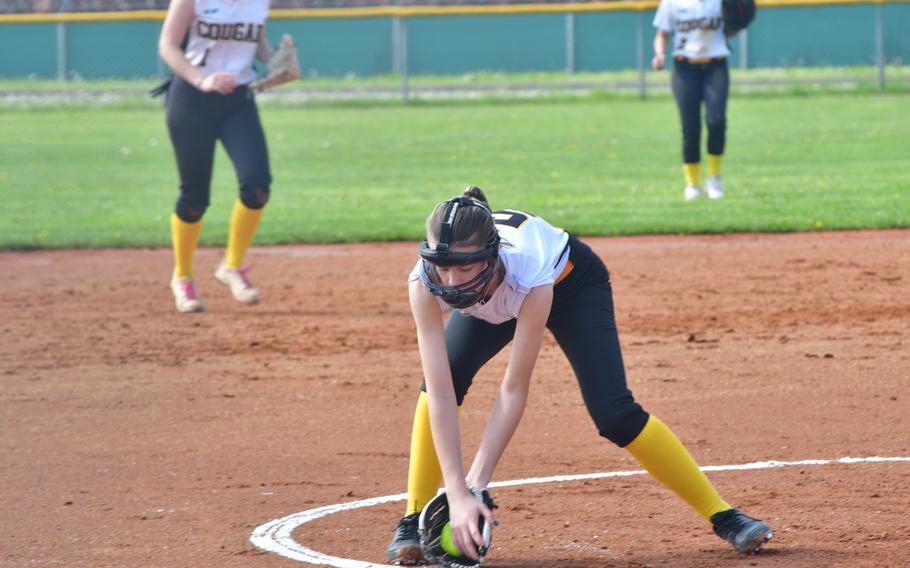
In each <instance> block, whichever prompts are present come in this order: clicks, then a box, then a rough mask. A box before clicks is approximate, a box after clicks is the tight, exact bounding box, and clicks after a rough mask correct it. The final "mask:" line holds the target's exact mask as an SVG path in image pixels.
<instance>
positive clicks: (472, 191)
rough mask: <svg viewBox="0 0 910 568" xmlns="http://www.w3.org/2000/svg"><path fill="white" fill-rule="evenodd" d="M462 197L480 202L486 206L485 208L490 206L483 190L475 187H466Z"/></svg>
mask: <svg viewBox="0 0 910 568" xmlns="http://www.w3.org/2000/svg"><path fill="white" fill-rule="evenodd" d="M464 196H465V197H470V198H471V199H476V200H477V201H482V202H483V203H484V204H486V206H487V207H489V206H490V202H489V201H487V196H486V195H484V193H483V190H482V189H480V188H479V187H477V186H476V185H470V186H468V187H467V188H466V189H465V190H464Z"/></svg>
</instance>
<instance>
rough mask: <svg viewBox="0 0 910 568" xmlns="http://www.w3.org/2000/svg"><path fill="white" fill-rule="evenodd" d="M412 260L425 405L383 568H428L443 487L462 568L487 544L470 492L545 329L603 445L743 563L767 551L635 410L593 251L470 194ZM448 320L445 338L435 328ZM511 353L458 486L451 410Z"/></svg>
mask: <svg viewBox="0 0 910 568" xmlns="http://www.w3.org/2000/svg"><path fill="white" fill-rule="evenodd" d="M420 256H421V257H422V259H421V260H420V261H419V262H418V263H417V266H416V267H415V268H414V270H413V271H412V272H411V275H410V283H409V294H410V301H411V311H412V313H413V316H414V320H415V322H416V324H417V342H418V346H419V350H420V357H421V361H422V363H423V372H424V377H425V380H424V385H423V387H422V390H423V391H424V392H422V393H421V394H420V396H419V398H418V403H417V410H416V413H415V417H414V427H413V431H412V437H411V455H410V469H409V472H408V500H407V509H406V511H405V517H404V518H403V519H401V521H399V523H398V526H397V527H396V528H395V533H394V536H393V538H392V542H391V543H390V545H389V547H388V555H389V559H390V560H391V561H393V562H395V563H397V564H418V563H421V562H422V561H423V557H422V554H421V550H420V546H419V541H418V535H417V533H418V530H417V529H418V527H417V524H418V515H419V512H420V511H421V509H422V508H423V507H424V506H425V505H426V503H427V502H428V501H429V500H430V499H432V498H433V497H434V496H435V494H436V491H437V489H438V488H439V484H440V480H441V479H442V480H444V484H445V490H446V494H447V497H448V501H449V507H450V513H451V526H452V542H453V543H454V544H455V545H456V546H457V547H458V548H459V549H460V550H461V551H462V552H464V553H465V557H466V559H465V561H464V562H461V563H460V564H464V563H465V562H468V559H471V561H474V562H476V560H477V558H478V554H477V550H476V547H478V546H480V545H481V544H482V542H483V540H482V538H481V533H480V531H479V530H478V519H479V518H480V516H481V515H482V516H484V517H485V518H486V520H487V521H488V522H494V519H493V517H492V513H491V511H490V510H489V508H488V507H487V506H486V505H484V504H483V503H481V502H480V501H478V500H477V499H476V498H475V497H474V495H473V494H472V493H471V492H470V491H469V489H468V486H471V487H473V488H475V489H477V490H483V489H484V488H486V487H487V485H488V484H489V482H490V479H491V478H492V476H493V470H494V468H495V467H496V464H497V462H498V461H499V458H500V456H502V453H503V451H504V450H505V447H506V445H507V444H508V442H509V439H510V438H511V437H512V434H513V433H514V432H515V429H516V427H517V426H518V421H519V419H520V418H521V415H522V412H523V411H524V407H525V403H526V401H527V396H528V388H529V385H530V380H531V372H532V370H533V368H534V364H535V363H536V361H537V355H538V352H539V350H540V346H541V342H542V341H543V334H544V330H545V329H549V330H550V331H551V332H552V333H553V336H554V337H555V338H556V341H557V343H559V346H560V347H561V348H562V350H563V352H564V353H565V354H566V356H567V357H568V359H569V362H570V363H571V364H572V368H573V369H574V371H575V375H576V378H577V380H578V384H579V386H580V387H581V393H582V396H583V398H584V401H585V405H586V406H587V408H588V412H589V414H590V416H591V418H592V419H593V420H594V423H595V424H596V426H597V429H598V431H599V432H600V435H601V436H603V437H605V438H607V439H609V440H610V441H612V442H614V443H615V444H617V445H618V446H620V447H622V448H625V449H626V450H628V451H629V453H630V454H632V456H634V457H635V459H637V460H638V461H639V462H640V463H641V464H642V465H643V466H644V467H645V469H646V470H648V472H649V473H650V474H651V475H652V476H653V477H655V478H656V479H658V480H659V481H660V482H662V483H663V484H664V485H666V486H667V487H669V488H670V489H672V490H673V491H674V492H676V493H677V494H678V495H679V496H680V497H681V498H682V499H684V500H685V501H686V502H687V503H688V504H689V505H690V506H691V507H692V508H693V509H695V510H696V511H697V512H698V513H699V514H701V515H702V516H703V517H704V518H705V519H706V520H708V521H709V522H711V523H712V525H713V527H714V530H715V532H717V534H718V535H720V536H721V537H722V538H724V539H726V540H727V541H729V542H730V543H732V544H733V545H734V546H735V547H736V549H737V550H739V551H741V552H755V551H757V550H758V548H759V547H760V546H761V545H762V544H764V542H765V541H766V540H768V539H769V538H770V537H771V529H770V528H769V527H768V525H766V524H765V523H763V522H761V521H758V520H756V519H752V518H750V517H748V516H746V515H745V514H743V513H741V512H740V511H738V510H737V509H733V508H732V507H731V506H730V505H729V504H728V503H726V502H725V501H724V500H723V499H722V498H721V497H720V495H718V493H717V491H715V489H714V487H713V486H712V485H711V483H710V482H709V481H708V479H707V478H706V477H705V475H704V474H703V473H702V472H701V471H700V470H699V468H698V464H696V463H695V460H694V459H693V458H692V456H691V455H689V452H688V451H687V450H686V449H685V447H684V446H683V445H682V444H681V443H680V441H679V440H678V439H677V438H676V436H675V435H674V434H673V432H672V431H670V429H669V428H668V427H667V426H666V425H665V424H664V423H663V422H661V421H660V420H659V419H658V418H657V417H655V416H653V415H650V414H648V413H647V412H645V411H644V410H643V409H642V407H641V406H640V405H639V404H638V403H637V402H636V401H635V399H634V398H633V396H632V393H631V391H630V390H629V388H628V386H627V385H626V376H625V369H624V366H623V361H622V354H621V352H620V345H619V335H618V332H617V329H616V320H615V317H614V312H613V298H612V288H611V284H610V277H609V274H608V272H607V269H606V267H605V266H604V264H603V262H602V261H601V260H600V258H599V257H598V256H597V255H596V254H594V252H593V251H592V250H591V249H590V248H589V247H588V246H587V245H585V244H584V243H582V242H581V241H580V240H578V239H577V238H575V237H573V236H571V235H569V234H567V233H566V232H565V231H563V230H561V229H557V228H555V227H553V226H551V225H550V224H548V223H547V222H546V221H544V220H543V219H540V218H538V217H534V216H532V215H529V214H527V213H522V212H520V211H514V210H509V209H507V210H504V211H498V212H491V210H490V208H489V205H488V203H487V200H486V197H485V196H484V194H483V192H482V191H481V190H479V189H478V188H476V187H470V188H468V189H467V190H466V191H465V193H464V196H463V197H457V198H454V199H451V200H449V201H446V202H445V203H441V204H439V205H437V206H436V208H435V209H434V211H433V213H432V214H431V215H430V217H429V218H428V219H427V240H426V241H424V242H423V243H421V245H420ZM453 308H454V311H453V312H452V314H451V315H450V316H449V319H448V322H447V323H446V324H445V325H444V324H443V314H444V313H445V312H447V311H448V310H450V309H453ZM509 342H512V352H511V354H510V357H509V364H508V368H507V370H506V374H505V377H504V378H503V380H502V384H501V386H500V390H499V396H498V398H497V400H496V403H495V406H494V408H493V411H492V413H491V415H490V418H489V421H488V423H487V426H486V429H485V431H484V434H483V439H482V441H481V443H480V447H479V449H478V451H477V455H476V457H475V459H474V462H473V465H472V466H471V469H470V471H469V472H468V474H467V475H465V473H464V470H463V469H462V457H461V440H460V434H459V429H458V421H457V416H456V408H457V407H458V406H460V405H461V404H462V401H463V400H464V396H465V393H466V392H467V390H468V388H469V387H470V385H471V382H472V380H473V378H474V375H475V374H476V373H477V371H478V370H479V369H480V368H481V367H482V366H483V365H484V364H485V363H486V362H487V361H489V360H490V359H491V358H492V357H493V356H494V355H496V354H497V353H498V352H499V351H500V350H502V348H503V347H505V346H506V345H507V344H508V343H509ZM431 424H432V434H431ZM437 455H438V459H437ZM468 565H470V563H469V562H468Z"/></svg>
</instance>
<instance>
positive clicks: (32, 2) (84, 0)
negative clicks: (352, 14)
mask: <svg viewBox="0 0 910 568" xmlns="http://www.w3.org/2000/svg"><path fill="white" fill-rule="evenodd" d="M595 1H597V2H602V1H604V0H272V2H271V7H272V8H351V7H362V6H452V5H490V4H532V3H533V4H542V3H551V4H565V3H569V2H571V3H573V4H577V3H590V2H595ZM608 1H609V0H608ZM169 3H170V0H3V2H0V13H4V14H17V13H21V14H28V13H42V12H118V11H125V10H130V11H135V10H166V9H167V7H168V4H169Z"/></svg>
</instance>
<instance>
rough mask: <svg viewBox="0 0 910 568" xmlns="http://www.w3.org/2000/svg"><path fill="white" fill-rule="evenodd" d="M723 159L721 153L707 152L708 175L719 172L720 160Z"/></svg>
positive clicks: (714, 174)
mask: <svg viewBox="0 0 910 568" xmlns="http://www.w3.org/2000/svg"><path fill="white" fill-rule="evenodd" d="M722 159H723V155H722V154H708V175H709V176H716V175H719V174H720V161H721V160H722Z"/></svg>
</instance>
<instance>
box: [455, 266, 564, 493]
mask: <svg viewBox="0 0 910 568" xmlns="http://www.w3.org/2000/svg"><path fill="white" fill-rule="evenodd" d="M552 304H553V285H552V284H551V285H547V286H538V287H536V288H533V289H532V290H531V292H530V293H529V294H528V295H527V297H526V298H525V300H524V303H523V304H522V306H521V311H520V312H519V315H518V323H517V325H516V328H515V338H514V340H513V343H512V353H511V354H510V356H509V366H508V368H507V369H506V374H505V378H504V379H503V381H502V384H501V385H500V387H499V396H498V397H497V399H496V404H495V405H494V407H493V411H492V413H491V414H490V419H489V421H488V422H487V427H486V430H485V431H484V435H483V439H482V440H481V443H480V448H479V449H478V451H477V455H476V457H475V458H474V463H473V465H472V466H471V470H470V472H468V478H467V479H468V483H470V484H471V485H474V486H475V487H487V486H488V485H489V483H490V479H491V478H492V477H493V470H494V469H495V468H496V464H497V463H499V459H500V458H501V457H502V453H503V452H504V451H505V448H506V446H507V445H508V444H509V440H511V438H512V435H513V434H514V433H515V430H516V428H517V427H518V422H519V421H520V420H521V416H522V414H523V413H524V409H525V405H526V403H527V400H528V390H529V388H530V384H531V374H532V372H533V371H534V365H535V363H536V362H537V356H538V354H539V353H540V346H541V344H542V343H543V336H544V330H545V329H546V324H547V317H548V316H549V314H550V307H551V306H552Z"/></svg>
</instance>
